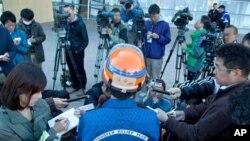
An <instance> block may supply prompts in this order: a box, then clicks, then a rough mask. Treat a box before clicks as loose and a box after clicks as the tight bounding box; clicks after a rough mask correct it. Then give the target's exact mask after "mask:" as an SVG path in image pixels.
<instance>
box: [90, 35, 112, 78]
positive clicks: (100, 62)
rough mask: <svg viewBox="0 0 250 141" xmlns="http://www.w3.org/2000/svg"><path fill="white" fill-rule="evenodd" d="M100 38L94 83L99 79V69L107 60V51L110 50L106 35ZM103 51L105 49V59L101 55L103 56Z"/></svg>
mask: <svg viewBox="0 0 250 141" xmlns="http://www.w3.org/2000/svg"><path fill="white" fill-rule="evenodd" d="M100 38H101V43H100V44H99V46H98V48H97V55H96V61H95V73H94V77H95V81H96V83H97V82H98V79H99V73H100V69H101V68H102V67H103V61H104V60H106V59H107V57H108V54H109V51H110V49H111V47H110V44H109V39H108V35H106V34H101V35H100ZM105 49H106V55H105V58H103V55H104V54H105V53H104V52H105Z"/></svg>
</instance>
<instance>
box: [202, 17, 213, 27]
mask: <svg viewBox="0 0 250 141" xmlns="http://www.w3.org/2000/svg"><path fill="white" fill-rule="evenodd" d="M201 23H203V25H204V29H206V30H210V29H211V20H210V18H209V17H208V16H207V15H203V16H201Z"/></svg>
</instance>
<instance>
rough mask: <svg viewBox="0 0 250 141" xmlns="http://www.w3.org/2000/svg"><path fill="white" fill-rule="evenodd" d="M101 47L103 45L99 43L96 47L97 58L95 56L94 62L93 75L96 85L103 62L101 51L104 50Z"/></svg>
mask: <svg viewBox="0 0 250 141" xmlns="http://www.w3.org/2000/svg"><path fill="white" fill-rule="evenodd" d="M103 45H104V43H101V44H100V45H99V46H98V50H97V56H96V62H95V74H94V77H95V80H96V83H97V82H98V77H99V70H100V68H101V62H102V60H103V50H104V46H103Z"/></svg>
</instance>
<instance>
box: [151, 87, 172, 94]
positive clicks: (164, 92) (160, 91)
mask: <svg viewBox="0 0 250 141" xmlns="http://www.w3.org/2000/svg"><path fill="white" fill-rule="evenodd" d="M151 91H152V92H157V93H161V94H166V95H172V94H171V93H170V92H168V91H163V90H159V89H154V88H153V89H152V90H151Z"/></svg>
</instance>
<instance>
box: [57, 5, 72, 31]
mask: <svg viewBox="0 0 250 141" xmlns="http://www.w3.org/2000/svg"><path fill="white" fill-rule="evenodd" d="M69 17H70V14H69V13H65V12H64V11H63V6H62V5H61V6H58V8H55V9H54V27H53V28H54V30H55V31H57V30H60V29H65V28H66V26H67V21H68V18H69Z"/></svg>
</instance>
